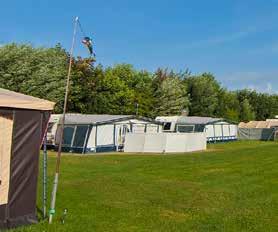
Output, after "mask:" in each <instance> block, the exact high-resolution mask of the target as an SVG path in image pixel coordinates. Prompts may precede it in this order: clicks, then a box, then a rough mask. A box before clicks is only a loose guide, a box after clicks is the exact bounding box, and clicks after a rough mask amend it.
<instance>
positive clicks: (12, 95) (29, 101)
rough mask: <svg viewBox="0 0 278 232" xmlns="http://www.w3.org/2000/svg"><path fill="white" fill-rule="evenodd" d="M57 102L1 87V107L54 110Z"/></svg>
mask: <svg viewBox="0 0 278 232" xmlns="http://www.w3.org/2000/svg"><path fill="white" fill-rule="evenodd" d="M54 105H55V103H54V102H51V101H47V100H43V99H39V98H36V97H32V96H27V95H24V94H21V93H16V92H13V91H9V90H6V89H1V88H0V107H8V108H17V109H33V110H53V107H54Z"/></svg>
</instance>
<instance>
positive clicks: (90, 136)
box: [47, 114, 237, 153]
mask: <svg viewBox="0 0 278 232" xmlns="http://www.w3.org/2000/svg"><path fill="white" fill-rule="evenodd" d="M61 118H62V115H60V114H53V115H52V116H51V119H50V122H49V126H48V131H47V144H48V145H49V146H52V147H54V148H56V147H57V145H58V144H59V138H60V133H61V126H60V125H61ZM199 132H205V135H206V137H207V141H208V142H212V141H228V140H236V139H237V125H236V124H232V123H230V122H228V121H225V120H223V119H215V118H209V117H186V116H177V117H176V116H173V117H157V118H156V119H155V120H153V119H149V118H145V117H136V116H133V115H84V114H66V117H65V128H64V136H63V143H62V144H63V150H64V151H69V152H79V153H89V152H104V151H118V150H122V149H123V148H124V145H125V139H126V134H142V133H145V134H157V133H199Z"/></svg>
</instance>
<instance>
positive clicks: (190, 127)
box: [177, 125, 194, 133]
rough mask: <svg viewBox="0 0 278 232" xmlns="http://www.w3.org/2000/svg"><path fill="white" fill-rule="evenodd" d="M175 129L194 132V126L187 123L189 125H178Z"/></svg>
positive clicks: (182, 131)
mask: <svg viewBox="0 0 278 232" xmlns="http://www.w3.org/2000/svg"><path fill="white" fill-rule="evenodd" d="M177 131H178V132H180V133H191V132H194V126H193V125H189V126H187V125H186V126H185V125H179V126H178V128H177Z"/></svg>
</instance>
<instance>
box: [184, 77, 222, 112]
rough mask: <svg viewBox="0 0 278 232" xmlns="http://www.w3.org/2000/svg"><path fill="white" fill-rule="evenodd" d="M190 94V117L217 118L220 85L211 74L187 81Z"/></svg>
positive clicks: (190, 78)
mask: <svg viewBox="0 0 278 232" xmlns="http://www.w3.org/2000/svg"><path fill="white" fill-rule="evenodd" d="M186 83H187V86H188V92H189V94H190V107H189V113H190V115H197V116H215V115H216V114H217V106H218V103H219V99H218V95H219V91H220V84H219V83H218V82H217V81H216V80H215V78H214V76H213V75H212V74H210V73H204V74H202V75H201V76H193V77H189V78H187V79H186Z"/></svg>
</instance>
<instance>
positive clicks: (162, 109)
mask: <svg viewBox="0 0 278 232" xmlns="http://www.w3.org/2000/svg"><path fill="white" fill-rule="evenodd" d="M153 86H154V97H155V105H154V106H155V109H154V111H155V114H156V115H164V116H168V115H180V114H181V113H182V112H183V111H184V110H188V107H189V99H188V94H187V88H186V85H185V84H183V83H182V80H181V79H180V78H179V76H178V75H177V74H175V73H174V72H173V71H171V72H168V71H167V70H162V69H158V70H157V72H156V73H155V77H154V79H153Z"/></svg>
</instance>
